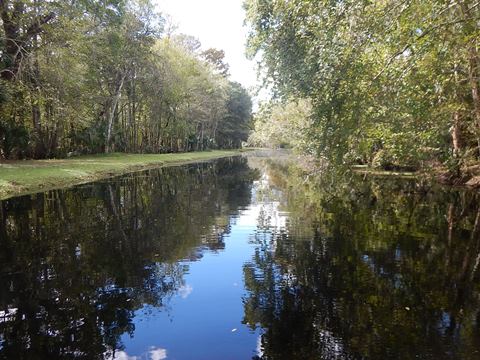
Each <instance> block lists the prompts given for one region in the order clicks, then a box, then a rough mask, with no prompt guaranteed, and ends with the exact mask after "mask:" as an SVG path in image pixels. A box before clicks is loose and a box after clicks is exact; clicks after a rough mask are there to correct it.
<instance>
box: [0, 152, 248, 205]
mask: <svg viewBox="0 0 480 360" xmlns="http://www.w3.org/2000/svg"><path fill="white" fill-rule="evenodd" d="M239 153H240V151H239V150H228V151H223V150H215V151H202V152H191V153H180V154H120V153H114V154H108V155H107V154H99V155H91V156H79V157H75V158H70V159H61V160H56V159H55V160H27V161H6V162H2V163H0V200H1V199H6V198H9V197H12V196H17V195H24V194H29V193H34V192H38V191H46V190H52V189H59V188H63V187H68V186H72V185H77V184H82V183H86V182H91V181H95V180H99V179H104V178H108V177H111V176H115V175H121V174H125V173H128V172H132V171H138V170H144V169H149V168H154V167H160V166H167V165H180V164H187V163H191V162H197V161H204V160H210V159H215V158H220V157H226V156H232V155H237V154H239Z"/></svg>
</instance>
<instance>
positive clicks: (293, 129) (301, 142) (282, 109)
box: [249, 99, 312, 153]
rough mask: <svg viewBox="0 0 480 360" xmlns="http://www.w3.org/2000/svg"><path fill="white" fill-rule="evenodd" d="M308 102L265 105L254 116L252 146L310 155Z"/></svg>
mask: <svg viewBox="0 0 480 360" xmlns="http://www.w3.org/2000/svg"><path fill="white" fill-rule="evenodd" d="M311 113H312V106H311V103H310V101H308V100H304V99H300V100H291V101H288V102H286V103H285V104H283V103H266V104H263V106H262V107H261V108H260V111H259V112H258V113H257V114H255V118H254V132H253V133H252V134H251V136H250V138H249V143H250V145H251V146H261V147H271V148H279V147H280V148H284V147H291V148H293V149H295V150H296V151H298V152H307V153H308V152H310V151H311V146H310V143H309V140H308V133H307V130H308V129H309V127H310V126H311V123H312V122H311Z"/></svg>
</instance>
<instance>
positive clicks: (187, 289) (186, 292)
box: [178, 284, 193, 299]
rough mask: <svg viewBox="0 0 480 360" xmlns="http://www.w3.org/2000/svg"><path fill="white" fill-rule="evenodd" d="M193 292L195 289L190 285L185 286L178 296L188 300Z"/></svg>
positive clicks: (181, 288) (179, 290)
mask: <svg viewBox="0 0 480 360" xmlns="http://www.w3.org/2000/svg"><path fill="white" fill-rule="evenodd" d="M192 291H193V287H192V286H190V285H189V284H187V285H183V286H181V287H180V288H179V289H178V295H180V296H181V297H182V299H186V298H187V297H188V296H189V295H190V294H191V293H192Z"/></svg>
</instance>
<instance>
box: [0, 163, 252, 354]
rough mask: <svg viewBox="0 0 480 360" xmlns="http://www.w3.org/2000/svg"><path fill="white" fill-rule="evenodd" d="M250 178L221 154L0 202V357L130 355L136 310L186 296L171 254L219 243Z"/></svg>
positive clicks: (187, 254)
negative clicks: (126, 342)
mask: <svg viewBox="0 0 480 360" xmlns="http://www.w3.org/2000/svg"><path fill="white" fill-rule="evenodd" d="M255 177H256V172H255V171H252V170H250V169H249V168H248V166H247V164H246V160H245V159H239V158H237V159H225V160H221V161H217V162H212V163H203V164H197V165H190V166H186V167H177V168H168V169H160V170H155V171H150V172H146V173H140V174H132V175H128V176H124V177H121V178H117V179H114V180H113V181H106V182H102V183H96V184H92V185H85V186H80V187H77V188H74V189H72V190H66V191H51V192H48V193H44V194H37V195H33V196H26V197H21V198H15V199H10V200H6V201H3V202H1V203H0V229H1V230H0V244H1V251H0V289H1V291H0V309H1V310H2V313H0V358H5V359H7V358H8V359H54V358H85V359H95V358H99V357H103V356H105V357H106V358H116V359H117V358H118V359H120V358H130V357H128V355H127V353H126V352H122V351H121V350H122V349H123V346H122V342H121V336H122V335H123V334H125V333H127V334H130V335H132V336H133V334H134V330H135V326H134V322H133V318H134V316H135V311H136V310H138V309H141V308H143V307H145V306H146V305H149V306H151V307H155V308H161V307H162V306H164V305H165V304H166V303H168V301H169V299H170V298H171V297H172V296H173V295H174V294H175V293H176V292H177V291H180V293H181V294H182V296H185V297H186V296H188V294H189V292H191V291H192V288H191V287H189V285H188V284H185V282H184V275H185V273H186V272H188V264H186V263H185V262H180V261H179V260H185V259H187V260H198V259H200V258H201V257H202V256H203V254H204V252H205V251H213V252H218V251H221V250H222V249H223V248H224V247H225V243H224V237H225V235H226V234H228V233H229V231H230V219H231V217H232V216H234V215H235V214H236V213H238V211H239V209H240V208H244V207H246V206H248V204H249V202H250V195H251V184H252V180H253V178H255ZM150 352H151V354H150V355H151V356H150V358H152V359H162V358H165V357H166V351H165V350H164V349H152V350H151V351H150Z"/></svg>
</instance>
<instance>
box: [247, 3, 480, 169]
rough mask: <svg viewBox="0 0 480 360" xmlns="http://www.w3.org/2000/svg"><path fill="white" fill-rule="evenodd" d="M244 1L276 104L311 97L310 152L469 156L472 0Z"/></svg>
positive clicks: (381, 157)
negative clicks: (276, 97) (275, 96)
mask: <svg viewBox="0 0 480 360" xmlns="http://www.w3.org/2000/svg"><path fill="white" fill-rule="evenodd" d="M245 8H246V11H247V22H248V24H249V26H250V28H251V32H250V38H249V51H250V52H251V55H252V56H254V55H255V54H259V55H261V57H262V66H263V70H264V73H265V74H266V81H267V83H269V84H270V85H272V88H273V89H274V92H275V94H276V95H278V98H279V99H280V100H278V101H277V102H279V103H280V105H281V106H287V105H288V104H287V103H288V101H291V99H292V98H293V99H294V100H298V99H307V100H308V101H310V102H311V104H312V108H313V111H312V113H311V116H310V118H311V119H312V123H311V125H310V126H309V127H308V129H306V131H304V132H303V136H305V140H306V141H307V142H308V145H309V146H307V149H308V151H309V152H310V153H313V154H315V155H319V156H322V157H325V158H328V159H329V160H330V161H331V162H333V161H337V160H339V161H341V162H343V163H364V164H373V165H376V166H381V167H399V168H402V167H403V168H405V167H413V168H418V167H421V166H422V164H428V163H430V164H434V163H435V162H437V163H440V162H441V163H442V164H446V165H448V167H449V168H450V169H451V170H454V171H458V170H460V169H462V168H466V167H469V166H471V165H474V164H478V157H479V155H480V153H479V148H480V89H479V86H480V85H479V80H480V56H479V53H478V51H479V50H478V49H479V44H480V41H479V39H480V26H479V21H480V4H479V3H478V2H477V1H472V0H459V1H454V0H442V1H439V0H405V1H397V0H386V1H359V0H345V1H323V0H289V1H287V0H279V1H273V0H246V1H245ZM275 106H277V105H275ZM273 113H275V112H273ZM277 113H278V111H277ZM271 114H272V112H268V111H267V112H265V111H264V112H263V113H262V114H261V115H262V116H260V118H261V119H260V120H259V121H260V125H259V126H260V127H261V128H262V129H264V128H265V126H263V125H262V122H265V119H270V120H271V121H272V122H275V121H277V119H278V117H276V116H273V117H271V116H270V115H271ZM265 139H266V142H268V141H269V140H268V136H267V137H266V138H265V137H264V140H265ZM256 140H258V138H257V139H256Z"/></svg>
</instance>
